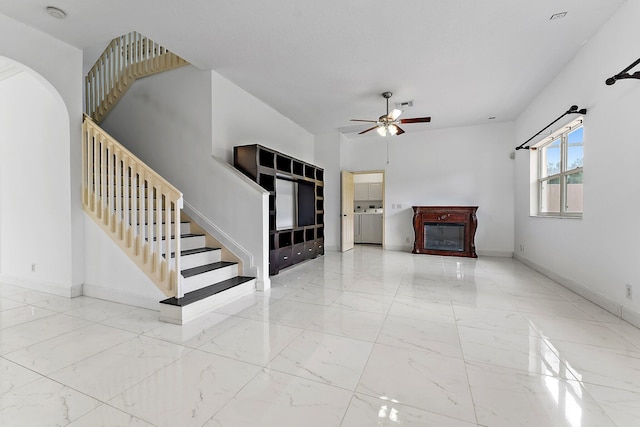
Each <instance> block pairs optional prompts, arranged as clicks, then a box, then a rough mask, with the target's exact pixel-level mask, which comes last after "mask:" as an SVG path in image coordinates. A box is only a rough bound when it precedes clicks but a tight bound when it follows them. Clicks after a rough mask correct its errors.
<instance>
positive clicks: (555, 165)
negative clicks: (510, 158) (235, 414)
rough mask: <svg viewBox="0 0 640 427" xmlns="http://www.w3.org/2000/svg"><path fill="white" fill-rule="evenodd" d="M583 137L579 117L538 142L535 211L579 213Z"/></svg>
mask: <svg viewBox="0 0 640 427" xmlns="http://www.w3.org/2000/svg"><path fill="white" fill-rule="evenodd" d="M583 141H584V128H583V126H582V119H578V120H575V121H574V122H572V123H571V124H569V125H568V126H566V127H564V128H563V129H561V130H560V131H558V132H555V133H553V134H552V135H551V136H549V137H548V138H545V140H544V141H543V142H542V143H540V144H538V145H537V147H536V148H537V151H538V215H541V216H566V217H581V216H582V186H583V185H582V174H583V167H582V160H583V157H584V156H583V153H584V152H583Z"/></svg>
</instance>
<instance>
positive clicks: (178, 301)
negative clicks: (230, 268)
mask: <svg viewBox="0 0 640 427" xmlns="http://www.w3.org/2000/svg"><path fill="white" fill-rule="evenodd" d="M253 279H255V277H246V276H236V277H232V278H231V279H227V280H223V281H222V282H218V283H214V284H213V285H210V286H207V287H205V288H201V289H197V290H195V291H192V292H187V293H186V294H184V296H183V297H182V298H176V297H171V298H168V299H166V300H163V301H160V303H161V304H169V305H175V306H178V307H184V306H186V305H189V304H192V303H194V302H198V301H200V300H203V299H205V298H207V297H210V296H212V295H215V294H217V293H220V292H222V291H226V290H227V289H231V288H233V287H235V286H238V285H241V284H243V283H246V282H248V281H250V280H253Z"/></svg>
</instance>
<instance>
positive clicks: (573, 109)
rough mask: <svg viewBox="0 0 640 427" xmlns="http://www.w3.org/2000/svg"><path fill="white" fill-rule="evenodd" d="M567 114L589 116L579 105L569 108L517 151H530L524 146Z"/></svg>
mask: <svg viewBox="0 0 640 427" xmlns="http://www.w3.org/2000/svg"><path fill="white" fill-rule="evenodd" d="M639 61H640V60H639ZM567 114H587V109H586V108H583V109H581V110H578V106H577V105H572V106H571V107H569V109H568V110H567V111H565V112H564V114H562V115H561V116H560V117H558V118H557V119H555V120H554V121H552V122H551V123H549V124H548V125H546V126H545V127H543V128H542V130H541V131H540V132H538V133H536V134H535V135H533V136H532V137H531V138H529V139H527V140H526V141H525V142H523V143H522V144H520V145H518V146H517V147H516V150H528V149H529V148H530V147H529V146H526V147H525V146H524V145H525V144H526V143H527V142H529V141H531V140H532V139H533V138H535V137H536V136H538V135H540V134H541V133H542V132H544V131H545V130H547V129H548V128H549V127H551V126H552V125H553V124H554V123H555V122H557V121H558V120H560V119H561V118H563V117H564V116H566V115H567Z"/></svg>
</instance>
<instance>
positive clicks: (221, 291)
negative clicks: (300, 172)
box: [82, 32, 256, 324]
mask: <svg viewBox="0 0 640 427" xmlns="http://www.w3.org/2000/svg"><path fill="white" fill-rule="evenodd" d="M187 64H188V63H187V62H186V61H184V60H183V59H182V58H180V57H178V56H177V55H175V54H173V53H171V52H169V51H168V50H166V49H165V48H163V47H162V46H159V45H158V44H157V43H154V42H153V41H151V40H149V39H148V38H146V37H144V36H141V35H140V34H138V33H135V32H133V33H129V34H127V35H125V36H122V37H118V38H116V39H113V40H112V41H111V43H110V44H109V46H108V47H107V49H105V51H104V52H103V54H102V55H101V56H100V58H99V59H98V61H97V62H96V64H95V65H94V67H93V68H92V69H91V71H90V72H89V75H88V76H87V79H86V108H87V113H88V114H86V115H85V117H84V121H83V126H82V134H83V143H82V198H83V200H82V204H83V209H84V211H85V212H86V213H87V214H88V215H89V216H90V217H91V218H92V219H93V220H94V221H95V222H96V223H97V224H98V225H100V227H101V228H102V229H103V231H105V232H106V233H107V234H108V235H109V236H110V237H111V239H112V240H113V241H114V242H115V243H116V244H117V245H118V246H119V247H120V248H121V249H122V250H123V251H124V252H125V253H126V254H127V255H128V256H129V257H130V258H131V259H132V260H133V261H134V262H135V263H136V265H137V266H138V267H139V268H140V269H141V270H142V271H143V272H144V273H145V274H146V275H147V277H148V278H149V279H150V280H151V281H152V282H153V283H154V284H155V285H156V286H157V287H158V289H160V290H161V291H162V292H163V293H164V294H165V295H166V296H167V297H168V298H167V299H165V300H163V301H160V320H162V321H166V322H170V323H177V324H184V323H187V322H189V321H190V320H193V319H195V318H197V317H199V316H202V315H204V314H206V313H209V312H210V311H212V310H213V309H215V308H216V307H218V306H220V305H223V304H226V303H227V302H229V301H232V300H234V299H236V298H239V297H241V296H244V295H247V294H249V293H252V292H254V290H255V287H256V279H255V278H252V277H244V276H241V275H239V273H240V271H241V270H240V264H239V263H238V261H239V260H238V259H237V258H235V257H234V255H233V254H232V253H230V252H229V251H228V250H222V249H221V248H220V247H218V246H219V242H217V241H216V240H215V239H214V238H213V237H212V236H210V235H209V234H207V233H204V232H202V229H201V228H200V227H199V226H198V225H197V224H196V223H194V222H193V221H191V220H190V218H188V217H186V215H185V214H184V213H183V212H182V206H183V198H182V193H181V192H180V191H179V190H177V189H176V188H175V187H174V186H173V185H171V184H170V183H169V182H168V181H166V180H165V179H163V178H162V177H161V176H160V175H159V174H157V173H156V172H155V171H154V170H153V169H151V168H150V167H149V166H147V165H146V164H144V162H142V161H141V160H140V159H138V158H137V157H136V156H135V155H133V154H132V153H131V152H130V151H129V150H127V149H126V148H125V147H124V146H122V145H121V144H120V143H119V142H118V141H116V140H115V139H114V138H113V137H111V136H110V135H109V134H108V133H107V132H105V131H104V130H103V129H102V128H100V126H98V124H97V123H96V121H98V120H101V119H102V118H104V116H105V115H106V114H107V113H108V112H109V111H110V110H111V109H112V108H113V107H114V106H115V104H116V103H117V102H118V100H119V99H120V97H121V96H122V95H123V94H124V93H125V91H126V90H127V89H128V88H129V87H130V86H131V84H132V83H133V82H134V81H135V80H136V79H138V78H142V77H145V76H149V75H152V74H155V73H158V72H161V71H167V70H171V69H173V68H176V67H179V66H182V65H187Z"/></svg>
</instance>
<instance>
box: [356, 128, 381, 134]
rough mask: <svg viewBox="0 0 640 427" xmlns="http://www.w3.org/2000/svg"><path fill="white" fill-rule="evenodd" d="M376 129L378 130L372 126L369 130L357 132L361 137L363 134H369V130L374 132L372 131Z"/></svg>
mask: <svg viewBox="0 0 640 427" xmlns="http://www.w3.org/2000/svg"><path fill="white" fill-rule="evenodd" d="M377 128H378V126H374V127H372V128H369V129H367V130H363V131H362V132H358V135H362V134H363V133H367V132H369V131H371V130H374V129H377Z"/></svg>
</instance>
